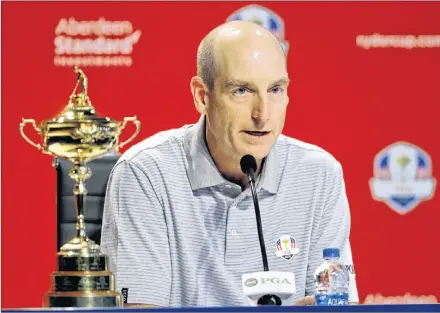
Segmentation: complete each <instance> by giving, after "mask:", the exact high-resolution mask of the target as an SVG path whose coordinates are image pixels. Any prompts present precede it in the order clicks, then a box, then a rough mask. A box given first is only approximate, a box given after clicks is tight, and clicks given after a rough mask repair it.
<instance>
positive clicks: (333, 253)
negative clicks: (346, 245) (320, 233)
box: [323, 248, 340, 258]
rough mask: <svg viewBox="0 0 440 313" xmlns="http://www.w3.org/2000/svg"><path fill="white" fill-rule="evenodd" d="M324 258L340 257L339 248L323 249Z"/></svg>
mask: <svg viewBox="0 0 440 313" xmlns="http://www.w3.org/2000/svg"><path fill="white" fill-rule="evenodd" d="M323 255H324V258H339V256H340V255H339V249H338V248H327V249H324V251H323Z"/></svg>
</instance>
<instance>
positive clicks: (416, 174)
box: [370, 142, 436, 214]
mask: <svg viewBox="0 0 440 313" xmlns="http://www.w3.org/2000/svg"><path fill="white" fill-rule="evenodd" d="M431 172H432V164H431V157H430V156H429V155H428V153H426V152H425V151H423V150H422V149H421V148H419V147H417V146H416V145H414V144H411V143H408V142H396V143H393V144H391V145H389V146H387V147H386V148H384V149H383V150H382V151H380V152H379V153H378V154H377V155H376V157H375V159H374V177H373V178H371V179H370V189H371V193H372V196H373V198H374V199H375V200H378V201H383V202H385V203H386V204H387V205H388V206H389V207H390V208H391V209H393V210H394V211H396V212H397V213H399V214H406V213H408V212H410V211H412V210H413V209H414V208H415V207H416V206H417V205H419V204H420V202H422V201H425V200H429V199H431V198H432V197H433V195H434V191H435V186H436V180H435V178H433V177H432V175H431Z"/></svg>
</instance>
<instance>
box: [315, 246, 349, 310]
mask: <svg viewBox="0 0 440 313" xmlns="http://www.w3.org/2000/svg"><path fill="white" fill-rule="evenodd" d="M323 256H324V263H322V264H321V265H320V266H319V267H318V268H317V269H316V271H315V278H314V279H315V288H316V289H315V304H316V305H320V306H324V305H325V306H336V305H348V284H349V276H348V271H347V268H346V267H345V265H344V264H342V263H340V262H339V257H340V254H339V249H335V248H327V249H324V251H323Z"/></svg>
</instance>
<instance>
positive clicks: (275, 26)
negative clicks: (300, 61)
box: [226, 4, 289, 55]
mask: <svg viewBox="0 0 440 313" xmlns="http://www.w3.org/2000/svg"><path fill="white" fill-rule="evenodd" d="M230 21H249V22H254V23H257V24H259V25H261V26H263V27H264V28H266V29H268V30H270V31H271V32H272V33H273V34H274V36H275V37H276V38H277V39H278V41H279V42H280V44H281V46H282V47H283V50H284V54H286V55H287V52H288V50H289V42H288V41H286V40H284V21H283V19H282V18H281V17H280V16H279V15H278V14H276V13H275V12H274V11H272V10H269V9H268V8H266V7H264V6H261V5H256V4H251V5H247V6H245V7H243V8H241V9H238V10H237V11H235V12H234V13H232V14H231V15H230V16H229V17H228V18H227V19H226V22H230Z"/></svg>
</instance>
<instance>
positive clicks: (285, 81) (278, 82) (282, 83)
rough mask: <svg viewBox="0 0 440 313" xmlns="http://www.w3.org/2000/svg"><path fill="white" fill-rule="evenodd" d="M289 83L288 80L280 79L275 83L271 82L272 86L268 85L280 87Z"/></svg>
mask: <svg viewBox="0 0 440 313" xmlns="http://www.w3.org/2000/svg"><path fill="white" fill-rule="evenodd" d="M289 82H290V80H289V78H281V79H278V80H277V81H275V82H273V83H272V84H270V86H280V85H286V86H287V85H288V84H289Z"/></svg>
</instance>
